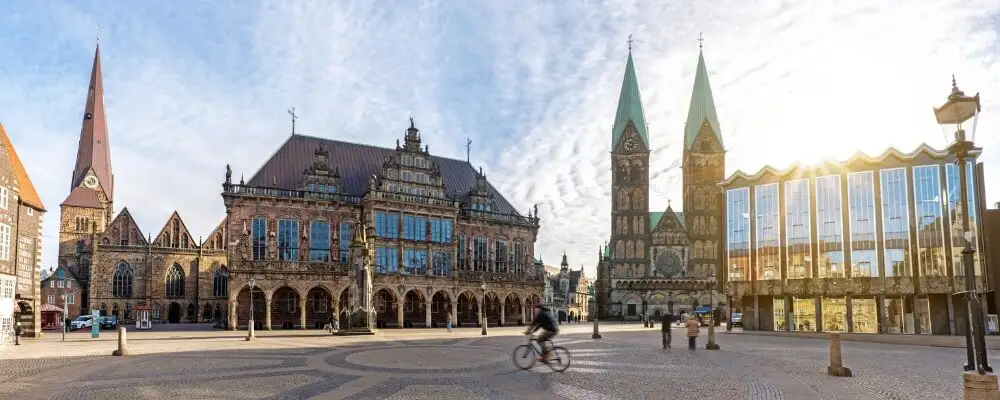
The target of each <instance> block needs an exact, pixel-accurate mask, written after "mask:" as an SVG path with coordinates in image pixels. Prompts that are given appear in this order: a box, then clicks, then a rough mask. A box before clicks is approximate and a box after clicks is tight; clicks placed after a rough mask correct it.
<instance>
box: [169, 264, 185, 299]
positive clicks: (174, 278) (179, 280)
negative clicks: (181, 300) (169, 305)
mask: <svg viewBox="0 0 1000 400" xmlns="http://www.w3.org/2000/svg"><path fill="white" fill-rule="evenodd" d="M166 283H167V297H184V270H183V269H181V266H180V264H174V267H173V268H171V269H170V272H168V273H167V282H166Z"/></svg>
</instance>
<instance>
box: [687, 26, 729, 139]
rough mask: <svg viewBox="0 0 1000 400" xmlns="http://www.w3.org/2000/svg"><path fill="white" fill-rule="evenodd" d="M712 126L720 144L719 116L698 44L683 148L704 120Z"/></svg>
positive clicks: (693, 137)
mask: <svg viewBox="0 0 1000 400" xmlns="http://www.w3.org/2000/svg"><path fill="white" fill-rule="evenodd" d="M706 120H707V121H708V124H709V125H710V126H711V127H712V132H714V133H715V138H716V139H718V140H719V145H720V146H721V145H722V131H721V130H720V129H719V116H718V115H717V114H716V112H715V100H714V99H713V98H712V86H711V85H710V84H709V83H708V68H706V67H705V55H704V54H703V53H702V51H701V45H698V69H697V70H696V71H695V74H694V90H693V91H692V92H691V107H690V108H688V117H687V123H685V124H684V148H685V149H690V148H691V145H693V144H694V140H695V138H696V137H697V136H698V132H701V126H702V125H703V124H704V122H705V121H706Z"/></svg>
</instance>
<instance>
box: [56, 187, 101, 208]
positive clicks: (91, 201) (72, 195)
mask: <svg viewBox="0 0 1000 400" xmlns="http://www.w3.org/2000/svg"><path fill="white" fill-rule="evenodd" d="M60 205H61V206H69V207H83V208H103V207H101V202H100V200H98V198H97V191H96V190H94V189H91V188H89V187H86V186H77V187H75V188H73V190H72V191H70V192H69V196H66V200H63V202H62V204H60Z"/></svg>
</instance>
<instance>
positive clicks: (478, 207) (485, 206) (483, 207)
mask: <svg viewBox="0 0 1000 400" xmlns="http://www.w3.org/2000/svg"><path fill="white" fill-rule="evenodd" d="M472 209H473V210H476V211H486V212H490V211H493V207H492V206H490V205H489V204H482V203H472Z"/></svg>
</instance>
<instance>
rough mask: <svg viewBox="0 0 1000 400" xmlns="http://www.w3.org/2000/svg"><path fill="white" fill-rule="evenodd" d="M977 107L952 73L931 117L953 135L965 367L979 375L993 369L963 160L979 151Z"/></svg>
mask: <svg viewBox="0 0 1000 400" xmlns="http://www.w3.org/2000/svg"><path fill="white" fill-rule="evenodd" d="M980 110H981V107H980V104H979V93H976V95H975V96H966V95H965V92H963V91H961V90H959V89H958V85H957V84H956V83H955V76H954V75H952V77H951V94H949V95H948V101H947V102H945V103H944V105H942V106H941V107H940V108H934V117H935V118H936V119H937V123H938V124H939V125H941V127H942V129H946V130H951V129H954V135H955V141H954V142H952V144H951V145H949V146H948V152H949V153H952V154H954V155H955V159H956V161H957V162H958V180H959V193H960V199H959V202H960V203H959V204H960V206H959V207H961V208H960V210H961V211H962V229H963V230H964V231H965V232H964V235H963V237H964V238H965V248H963V249H962V267H963V269H964V272H965V300H966V310H967V312H968V315H967V318H966V319H967V320H968V321H969V323H968V324H967V329H966V330H965V346H966V353H967V354H966V356H967V357H968V361H967V363H966V364H965V370H966V371H971V370H973V369H975V370H976V371H978V372H979V373H980V374H985V373H986V372H993V368H992V367H990V365H989V359H987V357H986V336H985V332H984V331H983V325H984V323H983V310H982V304H981V303H980V301H979V294H978V293H977V292H976V276H975V268H974V265H975V264H974V261H973V256H974V255H975V253H976V250H975V249H973V248H972V246H973V244H972V240H973V237H974V236H973V235H974V233H973V231H972V228H971V224H970V223H969V210H968V208H969V187H968V179H967V176H968V171H967V168H966V162H967V161H966V160H967V159H968V158H969V156H970V153H971V152H972V151H973V150H979V149H978V148H977V147H976V146H975V144H974V143H973V140H975V137H976V123H977V122H978V120H979V111H980ZM969 119H972V135H971V137H969V138H967V137H966V134H965V129H963V127H962V124H963V123H964V122H966V121H968V120H969Z"/></svg>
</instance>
